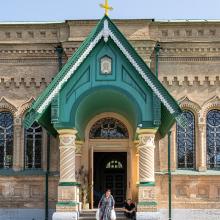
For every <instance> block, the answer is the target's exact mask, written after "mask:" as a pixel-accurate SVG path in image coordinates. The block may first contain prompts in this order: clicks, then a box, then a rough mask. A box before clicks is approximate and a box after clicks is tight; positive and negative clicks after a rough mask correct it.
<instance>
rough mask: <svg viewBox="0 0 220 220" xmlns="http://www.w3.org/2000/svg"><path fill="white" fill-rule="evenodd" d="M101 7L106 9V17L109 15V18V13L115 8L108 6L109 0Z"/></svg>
mask: <svg viewBox="0 0 220 220" xmlns="http://www.w3.org/2000/svg"><path fill="white" fill-rule="evenodd" d="M100 7H101V8H104V9H105V15H107V16H108V11H109V10H113V8H112V7H111V6H109V4H108V0H105V4H104V5H103V4H100Z"/></svg>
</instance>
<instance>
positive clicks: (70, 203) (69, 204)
mask: <svg viewBox="0 0 220 220" xmlns="http://www.w3.org/2000/svg"><path fill="white" fill-rule="evenodd" d="M56 205H58V206H77V205H79V203H78V202H57V204H56Z"/></svg>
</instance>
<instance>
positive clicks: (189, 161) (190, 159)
mask: <svg viewBox="0 0 220 220" xmlns="http://www.w3.org/2000/svg"><path fill="white" fill-rule="evenodd" d="M183 114H184V115H185V117H186V119H187V122H188V126H187V127H186V128H182V127H181V126H180V125H178V124H177V154H178V156H177V160H178V161H177V166H178V168H180V169H181V168H183V169H189V168H194V165H195V155H194V154H195V118H194V115H193V113H192V112H190V111H184V113H183Z"/></svg>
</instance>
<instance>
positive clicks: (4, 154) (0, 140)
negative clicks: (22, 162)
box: [0, 112, 13, 168]
mask: <svg viewBox="0 0 220 220" xmlns="http://www.w3.org/2000/svg"><path fill="white" fill-rule="evenodd" d="M12 163H13V115H12V114H11V113H10V112H0V168H10V167H12Z"/></svg>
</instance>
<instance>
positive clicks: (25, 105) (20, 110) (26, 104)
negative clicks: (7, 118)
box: [17, 96, 35, 117]
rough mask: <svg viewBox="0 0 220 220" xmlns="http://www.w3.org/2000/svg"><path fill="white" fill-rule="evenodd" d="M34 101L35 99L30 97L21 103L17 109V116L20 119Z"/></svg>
mask: <svg viewBox="0 0 220 220" xmlns="http://www.w3.org/2000/svg"><path fill="white" fill-rule="evenodd" d="M34 101H35V98H34V97H33V96H32V97H31V98H29V99H28V100H27V101H25V102H24V103H22V104H21V105H20V106H19V108H18V114H17V115H19V116H20V117H23V116H24V113H25V112H26V111H27V110H28V109H29V108H30V107H31V105H32V103H33V102H34Z"/></svg>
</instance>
